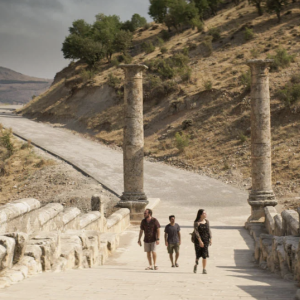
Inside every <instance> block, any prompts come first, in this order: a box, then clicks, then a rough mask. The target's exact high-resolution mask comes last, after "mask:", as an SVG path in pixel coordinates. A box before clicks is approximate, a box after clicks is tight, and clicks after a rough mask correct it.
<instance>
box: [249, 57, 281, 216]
mask: <svg viewBox="0 0 300 300" xmlns="http://www.w3.org/2000/svg"><path fill="white" fill-rule="evenodd" d="M271 62H272V60H249V61H247V65H248V66H249V67H250V69H251V163H252V166H251V173H252V190H251V193H250V195H249V198H248V203H249V204H250V205H251V216H250V218H249V221H258V222H262V221H264V217H265V212H264V207H265V206H275V205H276V204H277V201H276V199H275V195H274V192H273V189H272V170H271V129H270V128H271V124H270V123H271V122H270V94H269V65H270V63H271Z"/></svg>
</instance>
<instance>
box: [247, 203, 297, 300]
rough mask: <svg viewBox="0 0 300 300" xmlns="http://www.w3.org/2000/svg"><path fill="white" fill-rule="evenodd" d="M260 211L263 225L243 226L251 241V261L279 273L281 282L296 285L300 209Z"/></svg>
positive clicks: (267, 209) (268, 208)
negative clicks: (283, 280) (293, 282)
mask: <svg viewBox="0 0 300 300" xmlns="http://www.w3.org/2000/svg"><path fill="white" fill-rule="evenodd" d="M264 210H265V215H266V217H265V222H264V223H246V228H247V229H248V230H249V232H250V234H251V235H252V237H253V239H254V242H255V253H254V257H255V260H256V261H257V262H258V264H259V266H260V267H261V268H263V269H268V270H270V271H271V272H274V273H277V274H280V275H281V276H282V277H283V278H285V279H290V280H296V281H298V284H299V283H300V244H299V243H300V233H299V211H300V210H298V212H296V211H294V210H284V211H283V212H282V213H281V214H279V213H278V212H277V211H276V209H275V208H274V207H271V206H267V207H265V208H264ZM299 296H300V292H299ZM295 299H300V297H299V298H297V296H296V298H295Z"/></svg>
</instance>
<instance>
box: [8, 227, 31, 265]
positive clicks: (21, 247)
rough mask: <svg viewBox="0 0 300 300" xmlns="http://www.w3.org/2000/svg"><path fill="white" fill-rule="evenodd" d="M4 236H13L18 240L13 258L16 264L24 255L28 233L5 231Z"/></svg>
mask: <svg viewBox="0 0 300 300" xmlns="http://www.w3.org/2000/svg"><path fill="white" fill-rule="evenodd" d="M4 236H7V237H11V238H13V239H14V240H15V242H16V245H15V253H14V258H13V264H16V263H18V262H19V261H20V260H21V259H22V257H23V256H24V252H25V247H26V243H27V241H28V235H27V234H26V233H24V232H12V233H5V234H4Z"/></svg>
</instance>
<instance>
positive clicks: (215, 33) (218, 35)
mask: <svg viewBox="0 0 300 300" xmlns="http://www.w3.org/2000/svg"><path fill="white" fill-rule="evenodd" d="M208 34H209V35H211V36H212V41H213V42H215V41H217V40H219V39H220V38H221V31H220V29H219V28H217V27H214V28H210V29H209V31H208Z"/></svg>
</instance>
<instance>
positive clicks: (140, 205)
mask: <svg viewBox="0 0 300 300" xmlns="http://www.w3.org/2000/svg"><path fill="white" fill-rule="evenodd" d="M148 204H149V201H146V200H138V201H123V200H122V201H120V202H119V203H118V207H120V208H127V209H129V210H130V221H131V222H132V223H140V222H141V221H142V220H143V218H144V211H145V209H146V206H147V205H148Z"/></svg>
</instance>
